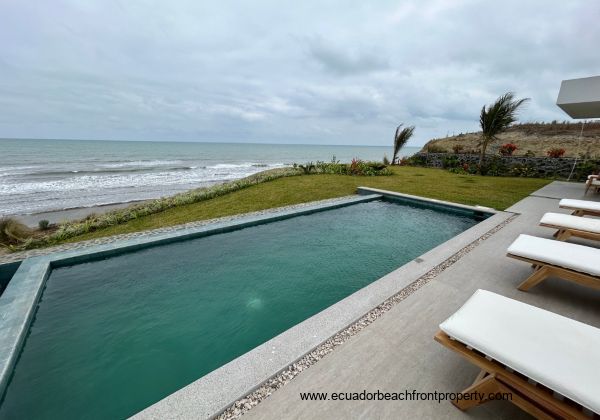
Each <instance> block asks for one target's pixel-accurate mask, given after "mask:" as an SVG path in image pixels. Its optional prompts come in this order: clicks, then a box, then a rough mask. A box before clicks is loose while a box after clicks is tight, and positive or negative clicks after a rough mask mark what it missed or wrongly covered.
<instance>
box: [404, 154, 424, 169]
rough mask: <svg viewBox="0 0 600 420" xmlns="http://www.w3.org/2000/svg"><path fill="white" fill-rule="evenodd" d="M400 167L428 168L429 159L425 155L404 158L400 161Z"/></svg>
mask: <svg viewBox="0 0 600 420" xmlns="http://www.w3.org/2000/svg"><path fill="white" fill-rule="evenodd" d="M400 165H409V166H426V165H427V157H425V156H424V155H419V154H417V155H412V156H410V157H403V158H402V159H401V160H400Z"/></svg>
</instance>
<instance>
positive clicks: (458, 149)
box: [452, 144, 465, 154]
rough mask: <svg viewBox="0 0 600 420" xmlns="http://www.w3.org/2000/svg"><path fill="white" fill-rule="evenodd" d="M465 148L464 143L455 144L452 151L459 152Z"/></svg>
mask: <svg viewBox="0 0 600 420" xmlns="http://www.w3.org/2000/svg"><path fill="white" fill-rule="evenodd" d="M464 149H465V146H463V145H462V144H455V145H454V146H452V151H453V152H454V153H456V154H459V153H460V152H462V151H463V150H464Z"/></svg>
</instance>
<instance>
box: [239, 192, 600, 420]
mask: <svg viewBox="0 0 600 420" xmlns="http://www.w3.org/2000/svg"><path fill="white" fill-rule="evenodd" d="M583 192H584V187H583V185H582V184H573V183H565V182H553V183H551V184H549V185H547V186H545V187H544V188H541V189H540V190H538V191H536V192H534V193H532V194H531V195H530V196H529V197H527V198H525V199H523V200H521V201H520V202H518V203H516V204H515V205H513V206H512V207H510V208H509V209H507V211H509V212H514V213H517V214H519V216H518V217H516V218H515V219H513V220H512V221H511V222H510V223H508V224H507V225H506V226H504V228H502V229H500V230H498V231H497V232H496V233H494V235H492V236H491V237H490V238H488V239H487V240H485V241H483V242H481V243H480V244H479V245H478V246H477V247H475V248H474V249H472V250H471V251H470V252H469V253H467V254H466V255H464V256H463V257H462V258H461V259H460V260H459V261H457V262H456V263H455V264H453V265H452V266H450V267H449V268H447V269H446V270H445V271H443V272H441V273H440V274H439V275H437V277H435V278H434V279H433V280H431V281H430V282H429V283H428V284H426V285H424V286H423V287H421V288H420V289H418V290H416V291H415V292H414V293H412V294H411V295H410V296H408V297H407V298H405V299H404V300H403V301H402V302H401V303H399V304H397V305H395V306H394V307H392V308H391V309H390V310H389V311H388V312H386V313H385V314H384V315H382V316H381V317H380V318H379V319H378V320H377V321H376V322H374V323H373V324H372V325H370V326H369V327H368V328H365V329H364V330H362V331H360V332H359V333H358V334H356V335H355V336H353V337H352V338H350V339H349V340H348V341H347V342H346V343H344V344H342V345H340V346H339V347H338V348H337V349H336V350H335V351H333V352H332V353H331V354H329V355H328V356H326V357H325V358H323V359H322V360H320V361H319V362H318V363H316V364H314V365H313V366H311V367H310V369H308V370H306V371H304V372H302V373H301V374H299V375H298V376H297V377H296V378H295V379H294V380H292V381H291V382H289V383H288V384H286V385H285V386H284V387H282V388H281V389H279V390H277V391H275V392H274V393H273V394H272V395H270V396H269V397H268V398H266V399H265V400H264V401H262V402H261V403H260V404H258V405H257V406H256V407H254V408H252V409H251V410H250V411H248V412H247V413H246V414H244V418H247V419H279V418H290V419H314V418H332V419H346V418H394V419H398V418H430V417H431V418H448V419H451V418H452V419H453V418H456V419H460V418H507V419H508V418H511V419H515V418H529V416H528V415H527V414H525V413H524V412H522V411H521V410H519V409H518V408H516V407H515V406H513V405H512V404H510V403H508V402H490V403H486V404H484V405H482V406H480V407H476V408H473V409H471V410H469V411H468V412H461V411H459V410H458V409H456V408H455V407H454V406H452V405H451V404H450V403H449V402H442V403H437V402H427V401H414V402H404V401H385V402H384V401H301V400H300V393H301V392H329V393H331V392H359V393H360V392H362V391H363V390H367V391H368V392H374V391H377V390H379V391H381V392H403V391H404V390H405V389H406V390H409V391H412V390H413V389H416V390H417V391H419V392H434V391H438V392H457V391H460V390H462V389H464V388H465V387H467V386H468V385H470V384H471V383H472V382H473V379H474V378H475V376H476V374H477V372H478V370H477V368H476V367H474V366H473V365H472V364H470V363H468V362H467V361H465V360H464V359H462V358H461V357H460V356H458V355H456V354H455V353H453V352H451V351H449V350H447V349H446V348H444V347H443V346H441V345H440V344H438V343H437V342H435V341H434V340H433V335H434V334H435V333H436V331H437V330H438V325H439V324H440V323H441V322H442V321H443V320H445V319H446V318H447V317H448V316H450V315H451V314H452V313H454V312H455V311H456V310H457V309H458V308H459V307H460V306H461V305H462V304H463V303H464V302H465V301H466V300H467V298H468V297H470V296H471V295H472V294H473V293H474V292H475V290H477V289H486V290H490V291H492V292H495V293H499V294H502V295H504V296H507V297H510V298H513V299H517V300H520V301H522V302H526V303H529V304H532V305H535V306H538V307H541V308H544V309H547V310H550V311H552V312H556V313H558V314H561V315H564V316H567V317H569V318H572V319H575V320H578V321H581V322H584V323H586V324H590V325H593V326H596V327H600V310H599V307H600V304H599V302H600V291H597V290H592V289H590V288H585V287H581V286H578V285H575V284H573V283H570V282H566V281H563V280H557V279H549V280H547V281H546V282H544V283H542V284H540V285H538V286H537V287H535V288H534V289H532V290H531V291H529V292H527V293H525V292H520V291H518V290H517V289H516V287H517V285H518V284H519V283H520V282H521V281H522V280H523V279H525V278H526V277H527V276H528V275H529V274H530V272H531V268H530V267H529V265H528V264H525V263H523V262H520V261H516V260H513V259H510V258H507V257H506V249H507V247H508V246H509V245H510V243H511V242H512V241H513V240H514V239H515V238H516V237H517V236H518V235H519V234H520V233H528V234H532V235H536V236H540V237H546V238H550V237H551V235H552V233H553V231H552V230H551V229H548V228H542V227H539V226H537V224H538V222H539V219H540V218H541V216H542V215H543V214H544V213H545V212H548V211H552V212H562V213H566V211H564V210H561V209H559V208H558V201H559V200H560V199H561V198H574V199H585V200H594V201H600V195H598V194H595V195H594V194H589V193H588V195H587V196H584V195H583ZM573 242H579V243H582V244H587V245H594V246H596V247H597V246H598V244H593V243H591V242H587V241H583V240H574V241H573Z"/></svg>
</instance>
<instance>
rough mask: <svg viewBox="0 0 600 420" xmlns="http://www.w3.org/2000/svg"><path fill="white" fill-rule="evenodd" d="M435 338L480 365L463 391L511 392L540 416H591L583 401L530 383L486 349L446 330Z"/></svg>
mask: <svg viewBox="0 0 600 420" xmlns="http://www.w3.org/2000/svg"><path fill="white" fill-rule="evenodd" d="M434 339H435V340H436V341H437V342H439V343H441V344H442V345H444V346H445V347H447V348H449V349H450V350H453V351H455V352H456V353H458V354H460V355H461V356H462V357H464V358H465V359H467V360H468V361H469V362H471V363H473V364H474V365H475V366H477V367H479V368H480V369H481V372H479V374H478V375H477V377H476V378H475V381H474V382H473V384H472V385H471V386H469V387H468V388H466V389H464V390H463V391H461V394H467V393H471V392H481V393H484V394H486V395H489V394H490V393H497V392H500V393H509V394H510V395H511V397H512V399H511V400H510V401H511V402H512V403H513V404H515V405H516V406H517V407H519V408H521V409H522V410H523V411H525V412H527V413H528V414H530V415H532V416H534V417H536V418H538V419H556V418H562V419H588V420H589V418H590V417H589V416H587V415H586V414H585V413H584V411H583V408H582V407H581V405H579V404H577V403H575V402H573V401H571V400H569V399H567V398H563V399H562V400H560V399H558V398H556V397H555V396H554V391H552V390H551V389H549V388H547V387H545V386H543V385H541V384H533V383H531V382H530V381H529V380H528V379H529V378H527V377H526V376H525V375H521V374H520V373H517V372H514V371H512V370H507V368H506V366H505V365H503V364H502V363H500V362H498V361H495V360H490V359H488V358H487V357H486V355H484V354H483V353H481V352H479V351H477V350H475V349H471V348H469V347H468V346H467V345H465V344H463V343H461V342H460V341H457V340H453V339H451V338H450V336H448V335H447V334H446V333H445V332H443V331H441V330H440V331H438V332H437V334H436V335H435V337H434ZM485 402H487V400H483V401H482V400H466V399H461V398H457V399H456V400H454V401H452V404H454V405H455V406H456V407H457V408H459V409H460V410H463V411H464V410H467V409H469V408H471V407H474V406H477V405H481V404H483V403H485Z"/></svg>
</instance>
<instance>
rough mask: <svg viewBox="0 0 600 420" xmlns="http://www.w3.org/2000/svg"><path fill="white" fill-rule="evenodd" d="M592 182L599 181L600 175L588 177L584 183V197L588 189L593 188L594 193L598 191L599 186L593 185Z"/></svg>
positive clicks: (599, 189)
mask: <svg viewBox="0 0 600 420" xmlns="http://www.w3.org/2000/svg"><path fill="white" fill-rule="evenodd" d="M594 181H600V175H590V176H589V177H588V179H587V180H586V181H585V193H583V194H584V195H585V194H587V193H588V190H589V189H590V188H594V190H595V191H596V192H599V191H600V185H598V184H597V183H596V184H594Z"/></svg>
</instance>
